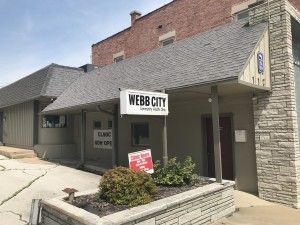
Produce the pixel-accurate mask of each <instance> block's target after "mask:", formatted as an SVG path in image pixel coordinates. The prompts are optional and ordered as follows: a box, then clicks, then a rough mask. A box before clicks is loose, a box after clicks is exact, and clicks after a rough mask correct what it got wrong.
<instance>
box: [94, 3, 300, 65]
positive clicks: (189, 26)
mask: <svg viewBox="0 0 300 225" xmlns="http://www.w3.org/2000/svg"><path fill="white" fill-rule="evenodd" d="M256 2H257V1H256V0H248V1H245V0H225V1H218V0H210V1H207V0H173V1H172V2H170V3H169V4H167V5H165V6H162V7H161V8H159V9H157V10H155V11H153V12H150V13H148V14H147V15H144V16H142V15H141V13H139V12H138V11H133V12H132V13H131V27H129V28H127V29H125V30H123V31H120V32H119V33H117V34H114V35H112V36H111V37H108V38H106V39H104V40H102V41H100V42H98V43H96V44H93V45H92V63H93V64H95V65H100V66H105V65H109V64H111V63H113V62H114V61H115V60H118V59H119V60H120V59H121V58H122V57H123V58H131V57H133V56H136V55H139V54H142V53H145V52H148V51H151V50H153V49H155V48H159V47H160V46H161V45H162V44H163V42H164V40H166V41H169V40H170V39H174V41H180V40H182V39H185V38H187V37H191V36H193V35H195V34H198V33H201V32H204V31H207V30H210V29H212V28H214V27H217V26H220V25H222V24H226V23H229V22H232V21H233V20H235V19H236V15H237V14H240V15H239V17H243V16H245V11H246V10H247V8H248V6H249V5H251V4H254V5H255V4H256ZM258 2H259V1H258ZM290 2H291V3H292V4H293V5H294V6H295V7H296V8H298V9H300V1H299V0H290Z"/></svg>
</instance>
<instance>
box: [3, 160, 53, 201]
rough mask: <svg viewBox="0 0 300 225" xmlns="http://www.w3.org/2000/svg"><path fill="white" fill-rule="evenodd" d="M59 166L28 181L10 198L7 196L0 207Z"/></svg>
mask: <svg viewBox="0 0 300 225" xmlns="http://www.w3.org/2000/svg"><path fill="white" fill-rule="evenodd" d="M58 166H59V165H57V166H55V167H53V168H51V169H49V170H48V171H46V172H45V173H43V174H42V175H40V176H38V177H36V178H35V179H33V180H32V181H30V182H29V183H28V184H27V185H26V186H24V187H22V188H21V189H19V190H18V191H16V192H15V193H13V194H12V195H11V196H9V197H8V198H6V199H4V200H3V201H2V202H1V203H0V206H2V205H3V204H4V203H6V202H8V201H9V200H11V199H12V198H14V197H16V196H17V195H18V194H19V193H21V192H22V191H24V190H25V189H27V188H29V187H30V186H31V185H32V184H34V183H35V182H36V181H38V180H39V179H41V178H42V177H44V176H45V175H46V174H47V173H48V172H50V171H51V170H52V169H55V168H57V167H58Z"/></svg>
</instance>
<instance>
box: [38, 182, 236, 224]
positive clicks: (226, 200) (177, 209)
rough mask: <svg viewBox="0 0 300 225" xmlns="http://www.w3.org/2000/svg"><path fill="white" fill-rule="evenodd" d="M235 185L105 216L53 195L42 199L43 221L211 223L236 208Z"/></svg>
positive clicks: (215, 186) (226, 184)
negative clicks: (44, 199) (53, 197)
mask: <svg viewBox="0 0 300 225" xmlns="http://www.w3.org/2000/svg"><path fill="white" fill-rule="evenodd" d="M233 186H234V182H224V183H223V184H216V183H214V184H210V185H206V186H204V187H201V188H197V189H194V190H191V191H187V192H184V193H181V194H178V195H175V196H171V197H168V198H165V199H161V200H158V201H155V202H152V203H150V204H147V205H143V206H139V207H136V208H132V209H130V210H125V211H121V212H118V213H115V214H112V215H109V216H105V217H102V218H100V217H98V216H96V215H94V214H91V213H89V212H87V211H85V210H83V209H79V208H77V207H74V206H72V205H70V204H67V203H66V202H64V201H62V200H61V199H52V200H48V201H43V202H42V223H41V224H42V225H96V224H97V225H114V224H115V225H116V224H118V225H123V224H140V225H141V224H145V225H156V224H170V225H171V224H209V223H211V222H214V221H216V220H218V219H221V218H223V217H225V216H228V215H231V214H232V213H233V212H234V211H235V206H234V197H233V191H234V190H233Z"/></svg>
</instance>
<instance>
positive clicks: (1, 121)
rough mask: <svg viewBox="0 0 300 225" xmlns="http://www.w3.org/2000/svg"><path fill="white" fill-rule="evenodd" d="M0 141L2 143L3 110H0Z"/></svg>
mask: <svg viewBox="0 0 300 225" xmlns="http://www.w3.org/2000/svg"><path fill="white" fill-rule="evenodd" d="M0 142H1V143H3V112H0ZM1 143H0V144H1Z"/></svg>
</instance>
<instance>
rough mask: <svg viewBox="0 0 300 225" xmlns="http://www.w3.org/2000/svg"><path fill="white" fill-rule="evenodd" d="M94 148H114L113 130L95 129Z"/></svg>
mask: <svg viewBox="0 0 300 225" xmlns="http://www.w3.org/2000/svg"><path fill="white" fill-rule="evenodd" d="M94 148H100V149H112V130H94Z"/></svg>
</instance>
